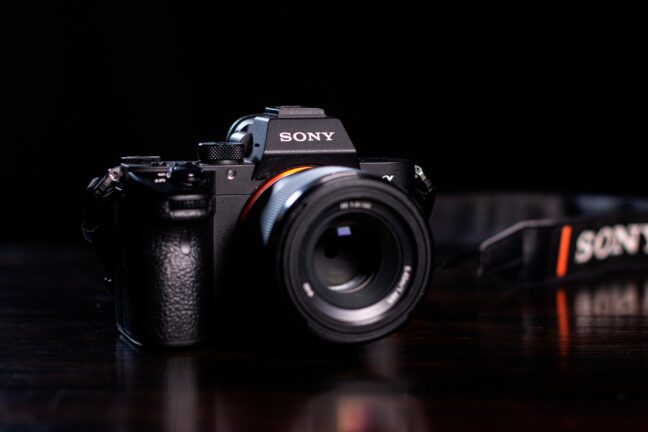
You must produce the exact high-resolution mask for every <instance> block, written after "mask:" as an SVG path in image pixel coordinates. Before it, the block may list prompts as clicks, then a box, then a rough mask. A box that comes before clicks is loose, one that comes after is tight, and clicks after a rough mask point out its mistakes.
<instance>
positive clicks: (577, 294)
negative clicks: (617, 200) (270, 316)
mask: <svg viewBox="0 0 648 432" xmlns="http://www.w3.org/2000/svg"><path fill="white" fill-rule="evenodd" d="M100 278H101V269H100V268H99V266H98V264H97V262H96V261H95V258H94V255H93V254H92V251H91V250H90V249H89V248H88V247H86V246H29V247H27V246H14V247H11V246H5V247H2V248H0V430H2V431H4V430H11V431H14V430H15V431H22V430H36V431H40V430H82V431H100V430H119V431H128V430H133V431H141V430H147V431H148V430H151V431H160V430H169V431H185V430H186V431H196V430H213V431H285V432H290V431H300V432H310V431H339V432H342V431H345V432H351V431H353V432H359V431H428V430H435V431H443V430H457V429H462V428H463V429H472V430H538V431H540V430H542V431H548V430H558V429H564V430H613V429H616V430H629V429H632V430H641V429H645V428H646V427H648V318H647V317H648V283H647V282H646V280H645V279H643V278H642V277H640V276H633V275H619V276H616V277H615V278H613V279H607V280H597V281H594V282H590V283H588V284H579V285H570V286H562V287H543V288H536V289H520V288H515V287H500V288H496V287H493V286H480V285H478V284H476V283H474V281H472V280H471V279H470V278H467V277H465V275H463V276H462V275H460V274H459V275H456V274H454V275H453V274H449V273H448V274H445V275H444V274H443V273H441V274H439V275H438V277H437V278H436V279H435V281H434V283H433V289H432V290H431V291H430V295H429V298H428V299H427V303H426V305H425V307H424V308H423V309H422V310H420V311H419V313H418V314H417V316H416V317H415V319H414V320H413V321H412V322H411V323H410V324H409V325H408V326H407V327H405V328H403V329H402V330H400V331H399V332H398V333H396V334H394V335H392V336H390V337H388V338H386V339H384V340H381V341H378V342H375V343H372V344H369V345H367V346H364V347H362V348H360V349H358V350H353V351H351V352H346V351H345V352H339V351H338V350H313V349H308V350H306V349H304V350H300V347H294V349H291V350H284V349H275V350H273V349H264V350H251V351H240V352H228V351H222V350H218V349H203V350H193V351H178V352H169V353H159V352H158V353H155V352H143V351H139V350H137V349H134V348H132V347H131V346H130V345H128V344H127V343H126V342H124V341H122V340H121V339H120V338H119V337H118V336H117V333H116V330H115V326H114V321H113V304H112V300H111V298H110V296H109V295H108V294H107V293H106V292H104V290H103V287H102V285H101V283H100Z"/></svg>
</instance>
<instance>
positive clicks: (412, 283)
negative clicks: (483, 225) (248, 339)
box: [83, 106, 434, 346]
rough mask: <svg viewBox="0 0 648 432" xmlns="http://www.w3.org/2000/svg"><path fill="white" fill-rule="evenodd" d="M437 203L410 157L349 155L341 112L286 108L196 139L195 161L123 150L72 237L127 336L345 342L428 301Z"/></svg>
mask: <svg viewBox="0 0 648 432" xmlns="http://www.w3.org/2000/svg"><path fill="white" fill-rule="evenodd" d="M433 197H434V188H433V186H432V184H431V182H430V180H429V179H428V178H427V177H426V176H425V174H424V173H423V171H422V169H421V168H420V167H418V166H415V165H414V164H413V163H412V162H411V161H407V160H401V159H385V158H383V159H378V158H374V159H362V158H359V157H358V156H357V154H356V149H355V147H354V146H353V144H352V142H351V140H350V139H349V136H348V135H347V133H346V131H345V129H344V127H343V125H342V123H341V121H340V120H338V119H336V118H333V117H329V116H327V115H326V114H325V113H324V111H323V110H322V109H319V108H306V107H296V106H282V107H277V108H268V109H266V110H265V112H263V113H261V114H256V115H250V116H245V117H243V118H241V119H239V120H238V121H236V122H235V123H234V124H233V125H232V127H231V128H230V130H229V132H228V135H227V139H226V141H224V142H205V143H200V144H199V145H198V159H197V160H193V161H163V160H162V159H161V158H160V157H158V156H127V157H124V158H122V161H121V164H120V165H119V166H117V167H115V168H113V169H111V170H109V171H108V174H106V175H105V176H103V177H97V178H95V179H93V180H92V182H91V183H90V185H89V186H88V188H87V191H86V197H85V205H84V209H85V210H84V214H85V215H84V222H83V230H84V233H85V236H86V238H87V239H88V240H89V241H90V242H92V243H94V245H95V248H96V250H97V252H98V254H99V256H100V258H101V259H102V261H103V263H104V265H105V267H106V271H107V277H106V282H107V285H108V287H109V288H110V289H112V290H113V291H114V293H115V300H116V321H117V326H118V328H119V331H120V332H121V333H122V334H123V335H124V336H126V337H127V338H128V339H129V340H131V341H132V342H134V343H136V344H139V345H152V346H185V345H192V344H195V343H198V342H203V341H209V340H212V339H213V338H216V337H218V334H219V333H232V332H233V331H238V330H239V328H252V330H253V331H254V329H255V328H256V329H257V330H264V331H265V330H268V329H270V328H271V329H273V331H274V332H275V333H274V334H280V333H281V334H285V333H286V332H292V331H293V330H296V331H297V332H298V333H301V334H303V335H309V334H310V335H314V336H316V338H319V339H323V340H326V341H332V342H339V343H355V342H365V341H369V340H372V339H376V338H379V337H382V336H384V335H386V334H388V333H390V332H391V331H393V330H394V329H396V328H397V327H399V326H400V325H401V324H402V323H403V322H405V320H406V319H407V318H408V316H409V315H410V313H411V311H412V310H413V308H414V307H415V306H416V304H417V303H418V302H419V301H420V300H421V298H422V297H423V296H424V294H425V291H426V286H427V284H428V279H429V278H430V274H431V271H432V268H433V241H432V236H431V232H430V229H429V226H428V213H429V212H430V211H431V207H432V202H433Z"/></svg>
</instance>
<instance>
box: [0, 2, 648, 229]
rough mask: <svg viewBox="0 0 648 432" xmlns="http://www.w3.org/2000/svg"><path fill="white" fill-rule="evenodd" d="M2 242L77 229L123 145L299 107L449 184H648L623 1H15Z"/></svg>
mask: <svg viewBox="0 0 648 432" xmlns="http://www.w3.org/2000/svg"><path fill="white" fill-rule="evenodd" d="M3 21H6V22H4V23H3V28H4V29H5V35H4V37H3V39H4V42H5V45H6V47H5V49H4V54H3V57H4V62H3V63H4V69H5V71H8V72H9V73H8V75H7V76H6V78H4V79H3V81H4V85H3V87H4V89H3V93H4V97H3V100H4V102H5V104H6V108H7V109H6V112H7V113H8V115H5V120H8V126H7V127H3V131H2V135H1V139H2V146H1V148H2V162H3V164H2V170H0V175H1V178H0V180H1V182H0V184H2V195H3V204H2V213H1V214H2V224H1V225H0V241H22V240H36V241H39V240H42V241H46V240H53V239H56V240H69V241H80V240H81V235H80V232H79V229H78V224H79V213H80V211H79V196H80V194H81V192H82V190H83V188H84V186H85V184H86V183H87V182H88V181H89V180H90V178H91V177H93V176H95V175H99V174H101V173H103V172H104V171H105V170H106V169H107V168H108V167H110V166H113V165H116V164H117V163H118V160H119V156H121V155H127V154H160V155H162V156H163V157H164V158H166V159H182V158H192V157H193V156H194V154H195V144H196V143H197V142H199V141H201V140H203V141H204V140H219V139H222V138H223V137H224V134H225V132H226V130H227V127H228V126H229V124H230V123H231V122H232V121H233V120H234V119H236V118H237V117H238V116H240V115H243V114H248V113H253V112H257V111H260V110H262V108H263V107H264V106H266V105H277V104H301V105H315V106H321V107H323V108H325V109H326V111H327V113H329V114H330V115H333V116H336V117H339V118H341V119H342V120H343V121H344V123H345V125H346V126H347V129H348V130H349V133H350V135H351V137H352V139H353V140H354V142H355V144H356V146H357V147H358V149H359V151H360V153H361V154H363V155H370V156H371V155H373V156H382V155H387V156H403V157H408V158H412V159H415V160H416V161H418V162H420V163H421V164H424V166H425V167H426V168H427V171H428V174H429V175H431V177H433V178H434V180H435V182H436V183H437V184H438V185H439V186H440V189H441V190H442V191H462V190H493V189H506V190H524V189H532V190H538V191H544V190H551V191H572V190H583V191H592V192H619V193H621V192H622V193H645V192H647V189H648V187H647V186H646V185H645V183H644V182H643V179H644V178H645V175H644V172H645V171H644V165H645V164H644V160H643V159H642V156H643V153H644V151H643V148H644V146H645V142H646V139H645V138H646V127H645V125H644V121H645V117H646V114H648V104H647V102H646V96H647V91H646V90H647V89H646V83H645V82H646V79H645V77H646V76H647V74H646V68H645V67H644V65H643V58H644V56H645V54H646V47H647V45H646V44H645V42H644V40H643V37H642V35H641V34H640V32H639V27H640V25H642V19H641V16H639V14H638V13H636V12H634V11H632V10H622V9H609V8H599V9H592V7H591V6H587V7H583V8H581V9H572V10H566V9H559V8H554V7H547V6H542V7H541V6H536V7H531V6H525V7H524V8H521V9H520V8H500V9H493V8H491V7H488V8H486V7H480V8H477V9H475V8H474V7H467V6H461V7H456V8H454V9H452V8H445V9H441V8H437V9H435V8H430V7H429V6H426V7H425V8H423V6H417V7H414V6H411V5H405V4H404V3H397V4H394V3H387V4H385V5H382V6H381V5H378V4H371V5H366V6H363V7H362V8H353V9H351V8H346V7H339V6H336V5H334V4H333V3H319V4H318V5H317V6H315V7H313V6H310V7H309V8H305V7H303V6H289V5H281V6H278V5H276V4H269V5H267V6H264V7H259V6H253V5H251V4H247V3H242V2H241V3H240V5H239V6H236V5H233V4H232V5H230V6H221V5H219V2H211V5H209V6H195V5H189V4H188V3H185V2H183V3H182V4H181V5H179V4H173V5H165V4H163V3H159V2H151V3H137V4H135V3H120V2H112V1H110V2H109V1H103V2H94V3H93V2H76V3H75V2H70V3H66V4H59V5H54V6H53V5H41V6H37V5H33V4H30V5H26V6H24V7H22V9H21V10H16V11H11V12H10V13H6V14H4V17H3Z"/></svg>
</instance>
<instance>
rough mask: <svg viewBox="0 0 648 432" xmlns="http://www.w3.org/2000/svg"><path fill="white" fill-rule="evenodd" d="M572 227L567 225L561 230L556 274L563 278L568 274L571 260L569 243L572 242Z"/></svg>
mask: <svg viewBox="0 0 648 432" xmlns="http://www.w3.org/2000/svg"><path fill="white" fill-rule="evenodd" d="M571 234H572V227H571V225H565V226H563V227H562V231H561V232H560V245H559V247H558V262H557V263H556V276H557V277H559V278H561V277H563V276H565V275H566V274H567V263H568V262H569V245H570V243H571Z"/></svg>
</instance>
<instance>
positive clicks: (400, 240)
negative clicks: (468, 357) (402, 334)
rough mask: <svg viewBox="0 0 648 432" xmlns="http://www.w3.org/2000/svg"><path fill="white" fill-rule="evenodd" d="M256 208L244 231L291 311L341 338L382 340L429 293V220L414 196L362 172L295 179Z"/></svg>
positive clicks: (270, 191) (276, 187) (325, 170)
mask: <svg viewBox="0 0 648 432" xmlns="http://www.w3.org/2000/svg"><path fill="white" fill-rule="evenodd" d="M257 198H258V199H256V201H255V202H254V203H253V204H252V209H253V211H251V212H250V214H249V215H248V216H247V219H248V220H247V221H246V227H247V228H246V229H247V230H251V231H253V232H256V237H257V238H258V240H259V241H258V243H259V245H260V250H261V251H262V253H261V254H262V256H263V260H264V261H265V262H266V264H267V265H266V268H267V269H268V271H269V272H271V273H272V274H271V275H265V276H268V279H266V280H273V281H275V285H276V286H277V288H278V289H279V291H280V292H281V293H282V294H283V297H284V299H285V300H286V301H287V304H288V305H289V309H290V310H291V311H292V312H294V314H295V315H296V316H297V317H298V318H300V319H299V320H298V321H301V322H302V323H305V324H306V328H307V330H309V331H310V332H312V333H314V334H316V335H317V336H319V337H321V338H323V339H327V340H332V341H336V342H361V341H366V340H371V339H374V338H377V337H381V336H383V335H385V334H386V333H388V332H390V331H392V330H393V329H395V328H396V327H398V326H399V325H400V324H401V323H403V322H404V321H405V319H406V318H407V316H408V315H409V313H410V312H411V310H412V309H413V308H414V306H415V305H416V303H417V302H418V300H420V298H421V297H422V296H423V294H424V292H425V287H426V284H427V280H428V276H429V273H430V267H431V261H432V249H431V237H430V233H429V230H428V227H427V222H426V221H425V219H424V217H423V216H422V214H421V211H420V210H419V208H418V207H417V206H416V205H415V204H414V203H413V202H412V200H411V198H410V197H409V196H408V195H407V194H405V193H404V192H403V191H401V190H399V189H397V188H396V187H395V186H392V185H389V184H387V183H385V182H384V181H382V180H380V179H379V178H377V177H374V176H371V175H369V174H367V173H365V172H362V171H360V170H357V169H352V168H345V167H337V166H328V167H319V168H312V169H308V170H304V171H300V172H296V173H294V174H291V175H288V176H286V177H284V178H282V179H281V180H279V181H277V182H276V183H274V184H273V185H272V186H270V187H268V188H267V190H265V191H264V192H263V194H262V196H260V197H257Z"/></svg>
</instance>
